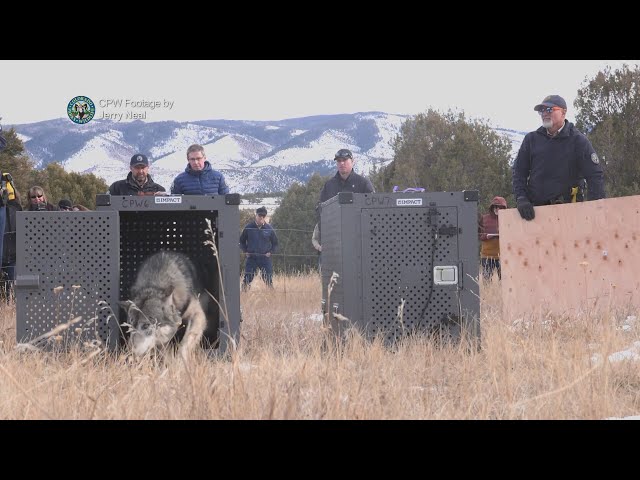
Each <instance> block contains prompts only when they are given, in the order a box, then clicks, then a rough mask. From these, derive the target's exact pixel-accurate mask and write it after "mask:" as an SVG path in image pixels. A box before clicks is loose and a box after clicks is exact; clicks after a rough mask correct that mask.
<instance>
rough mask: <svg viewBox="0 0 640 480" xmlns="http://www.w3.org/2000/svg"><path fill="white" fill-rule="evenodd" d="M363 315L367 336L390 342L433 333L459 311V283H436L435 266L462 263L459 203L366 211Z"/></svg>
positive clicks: (363, 228)
mask: <svg viewBox="0 0 640 480" xmlns="http://www.w3.org/2000/svg"><path fill="white" fill-rule="evenodd" d="M361 222H362V252H363V255H362V264H363V269H362V271H363V276H362V282H363V288H362V291H363V318H362V321H363V322H364V323H365V325H363V326H364V328H365V331H366V332H367V335H368V336H370V337H373V336H375V335H377V334H382V335H383V336H384V337H385V340H386V341H388V342H390V341H393V340H395V339H398V338H400V337H402V336H405V335H407V334H408V333H410V332H413V331H419V332H432V331H434V330H435V329H436V328H439V327H440V326H441V325H442V324H443V321H444V322H445V323H446V320H447V319H448V318H451V317H452V316H457V315H458V314H459V308H458V302H457V300H456V290H455V286H454V287H449V288H447V287H444V288H443V287H442V286H435V285H433V266H434V264H435V265H438V264H449V263H450V264H453V265H456V264H457V262H458V257H459V253H458V237H457V235H443V234H438V235H436V234H435V233H436V232H438V230H441V229H442V227H451V226H453V227H457V224H458V220H457V209H456V208H455V207H437V208H434V209H430V208H393V209H367V210H363V215H362V217H361Z"/></svg>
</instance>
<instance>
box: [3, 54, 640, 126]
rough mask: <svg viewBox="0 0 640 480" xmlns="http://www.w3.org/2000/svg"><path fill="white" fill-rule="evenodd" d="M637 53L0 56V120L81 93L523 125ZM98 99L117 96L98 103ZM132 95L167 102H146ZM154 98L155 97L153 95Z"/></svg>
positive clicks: (41, 115) (194, 116)
mask: <svg viewBox="0 0 640 480" xmlns="http://www.w3.org/2000/svg"><path fill="white" fill-rule="evenodd" d="M623 63H627V64H629V65H630V66H632V67H635V66H637V65H640V61H639V60H626V61H620V60H551V61H543V60H514V61H509V60H438V61H435V60H336V61H334V60H304V61H300V60H277V61H275V60H256V61H250V60H236V61H232V60H224V61H223V60H203V61H191V60H189V61H187V60H171V61H169V60H167V61H155V60H153V61H152V60H122V61H118V60H114V61H106V60H99V61H83V60H75V61H55V60H43V61H36V60H23V61H18V60H15V61H7V60H0V79H1V80H0V117H2V123H3V124H5V125H6V124H19V123H31V122H37V121H42V120H48V119H52V118H67V117H66V107H67V104H68V103H69V101H70V100H71V99H72V98H73V97H76V96H79V95H84V96H88V97H89V98H91V100H93V102H94V104H95V105H96V116H95V118H101V117H102V115H103V112H106V113H116V114H117V113H121V114H123V119H124V114H126V112H134V113H142V112H144V111H146V121H147V122H152V121H161V120H178V121H186V120H207V119H231V120H279V119H284V118H293V117H303V116H308V115H323V114H339V113H355V112H365V111H382V112H387V113H399V114H410V115H411V114H416V113H420V112H424V111H426V110H427V109H428V108H429V107H431V108H434V109H437V110H440V111H446V110H447V109H449V108H451V109H455V110H458V111H464V112H465V114H466V115H467V117H469V118H484V119H486V120H488V121H489V122H490V123H491V124H492V125H493V126H496V127H504V128H511V129H515V130H521V131H530V130H533V129H535V128H537V127H538V126H539V117H538V115H537V114H536V113H535V112H534V111H533V106H534V105H535V104H537V103H539V102H540V101H541V100H542V98H543V97H545V96H546V95H548V94H559V95H561V96H563V97H564V98H565V99H566V101H567V103H568V105H569V113H568V115H567V116H568V118H569V119H570V120H573V118H574V117H573V106H572V103H573V100H574V99H575V96H576V93H577V90H578V88H579V87H580V86H581V85H582V83H583V82H584V80H585V78H588V79H591V78H593V76H594V75H595V74H596V73H597V72H598V71H600V70H602V69H604V67H605V66H606V65H611V66H612V67H613V68H614V69H615V68H619V67H620V66H622V64H623ZM108 100H122V101H123V105H122V106H121V107H118V108H115V107H113V104H110V105H109V108H106V102H107V101H108ZM126 100H130V101H133V102H138V101H141V100H142V101H147V102H155V101H159V102H164V101H165V100H166V101H167V102H173V107H172V108H171V109H170V108H168V107H165V106H162V107H160V108H155V109H154V110H151V109H150V108H145V107H138V108H127V107H126V104H125V103H124V102H126ZM163 105H164V103H163Z"/></svg>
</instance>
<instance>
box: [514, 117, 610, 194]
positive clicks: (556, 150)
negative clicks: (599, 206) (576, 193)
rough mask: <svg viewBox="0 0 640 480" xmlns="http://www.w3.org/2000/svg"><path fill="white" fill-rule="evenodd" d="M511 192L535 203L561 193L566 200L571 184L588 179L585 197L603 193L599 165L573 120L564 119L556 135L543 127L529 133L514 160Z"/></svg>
mask: <svg viewBox="0 0 640 480" xmlns="http://www.w3.org/2000/svg"><path fill="white" fill-rule="evenodd" d="M512 173H513V194H514V195H515V197H516V199H518V197H526V198H528V199H529V200H530V201H531V203H533V204H534V205H545V204H548V203H549V202H552V201H553V200H554V199H556V198H558V197H560V196H562V197H563V198H564V201H565V202H568V201H569V195H570V191H571V187H573V186H575V185H577V182H578V180H579V179H581V178H584V179H586V180H587V192H588V195H587V196H588V200H598V199H600V198H604V197H605V193H604V174H603V171H602V165H600V160H599V158H598V155H597V154H596V152H595V150H594V149H593V146H592V145H591V142H590V141H589V140H588V139H587V137H585V136H584V134H583V133H582V132H580V131H579V130H578V129H577V128H576V127H575V126H574V125H573V123H571V122H569V121H568V120H565V122H564V127H563V128H562V130H561V131H560V132H559V133H558V134H557V135H556V136H555V137H551V136H549V134H547V129H546V128H545V127H540V128H538V129H537V130H536V131H534V132H530V133H528V134H527V135H526V136H525V137H524V140H523V141H522V145H521V146H520V150H519V151H518V156H517V157H516V159H515V161H514V162H513V167H512Z"/></svg>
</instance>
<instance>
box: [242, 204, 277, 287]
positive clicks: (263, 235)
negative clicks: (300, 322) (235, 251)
mask: <svg viewBox="0 0 640 480" xmlns="http://www.w3.org/2000/svg"><path fill="white" fill-rule="evenodd" d="M277 248H278V237H277V236H276V231H275V230H274V229H273V227H272V226H271V225H269V224H268V223H267V209H266V208H264V207H260V208H258V209H257V210H256V219H255V220H254V221H253V222H250V223H248V224H247V225H246V226H245V227H244V230H242V234H241V235H240V249H241V250H242V251H243V252H244V253H246V254H247V261H246V262H245V267H244V279H243V280H242V289H243V290H246V289H247V288H248V287H249V284H250V283H251V282H252V281H253V277H254V276H255V274H256V270H262V276H263V278H264V281H265V283H266V284H267V285H268V286H269V287H273V264H272V262H271V254H272V253H275V251H276V249H277Z"/></svg>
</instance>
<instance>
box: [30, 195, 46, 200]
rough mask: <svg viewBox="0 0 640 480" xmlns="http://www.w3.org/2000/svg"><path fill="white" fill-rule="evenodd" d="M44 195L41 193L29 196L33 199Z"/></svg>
mask: <svg viewBox="0 0 640 480" xmlns="http://www.w3.org/2000/svg"><path fill="white" fill-rule="evenodd" d="M42 197H44V195H43V194H41V195H29V198H32V199H33V198H42Z"/></svg>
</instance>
